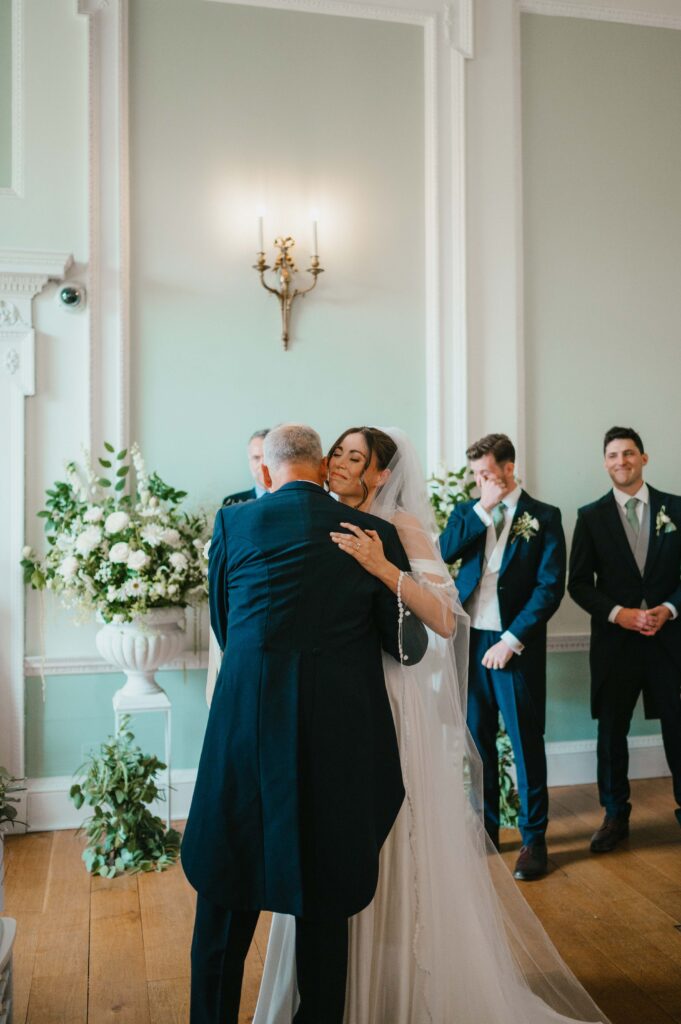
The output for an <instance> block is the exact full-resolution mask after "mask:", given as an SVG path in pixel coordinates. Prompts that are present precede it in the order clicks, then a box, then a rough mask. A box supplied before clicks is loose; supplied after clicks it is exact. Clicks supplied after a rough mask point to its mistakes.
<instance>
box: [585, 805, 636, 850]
mask: <svg viewBox="0 0 681 1024" xmlns="http://www.w3.org/2000/svg"><path fill="white" fill-rule="evenodd" d="M628 835H629V819H628V818H609V817H608V815H607V814H606V816H605V817H604V818H603V824H602V825H601V827H600V828H599V830H598V832H594V834H593V835H592V837H591V852H592V853H610V851H611V850H614V849H615V847H616V846H617V844H618V843H619V842H620V841H621V840H622V839H626V838H627V837H628Z"/></svg>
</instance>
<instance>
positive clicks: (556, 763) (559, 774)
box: [546, 735, 670, 786]
mask: <svg viewBox="0 0 681 1024" xmlns="http://www.w3.org/2000/svg"><path fill="white" fill-rule="evenodd" d="M546 762H547V767H548V776H549V786H578V785H581V784H582V783H586V782H595V781H596V740H570V741H568V742H566V743H547V744H546ZM669 774H670V773H669V768H668V766H667V759H666V757H665V755H664V748H663V746H662V737H661V736H659V735H657V736H630V737H629V778H630V779H657V778H661V777H662V776H664V775H669Z"/></svg>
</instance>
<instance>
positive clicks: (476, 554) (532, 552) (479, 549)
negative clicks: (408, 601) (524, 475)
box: [440, 491, 566, 707]
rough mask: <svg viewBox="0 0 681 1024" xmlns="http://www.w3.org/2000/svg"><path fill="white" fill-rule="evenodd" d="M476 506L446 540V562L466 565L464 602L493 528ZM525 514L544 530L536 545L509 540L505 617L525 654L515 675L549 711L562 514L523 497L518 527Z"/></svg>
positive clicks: (463, 510) (453, 523)
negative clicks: (549, 630)
mask: <svg viewBox="0 0 681 1024" xmlns="http://www.w3.org/2000/svg"><path fill="white" fill-rule="evenodd" d="M475 504H476V502H475V501H465V502H462V503H461V504H460V505H457V506H456V507H455V508H454V511H453V512H452V514H451V516H450V517H449V522H448V523H447V526H446V527H445V529H444V531H443V533H442V535H441V537H440V550H441V551H442V557H443V558H444V560H445V561H446V562H450V563H451V562H456V561H457V560H458V559H459V558H460V559H462V565H461V569H460V571H459V575H458V576H457V578H456V585H457V587H458V589H459V594H460V597H461V601H462V602H466V601H467V600H468V598H469V597H470V596H471V594H472V593H473V591H474V590H475V588H476V587H477V586H478V584H479V582H480V579H481V577H482V572H483V561H484V555H485V542H486V537H487V527H486V526H485V524H484V523H483V521H482V520H481V519H480V516H479V515H478V514H477V512H475V511H474V506H475ZM525 512H528V513H529V514H530V515H531V516H532V517H533V518H534V519H537V521H538V523H539V529H538V531H537V533H536V534H535V535H534V536H533V537H531V538H530V540H525V539H524V538H522V537H516V538H514V539H513V540H511V539H510V537H509V540H508V543H507V544H506V548H505V551H504V556H503V559H502V563H501V569H500V570H499V584H498V596H499V611H500V615H501V628H502V631H505V630H508V631H509V632H511V633H513V635H514V636H515V637H517V639H518V640H520V642H521V643H522V644H523V645H524V648H525V649H524V651H523V653H522V654H521V655H520V657H518V658H514V659H513V667H514V670H517V671H518V672H521V673H522V674H523V677H524V678H525V679H526V681H527V682H528V684H529V685H530V686H531V687H532V688H533V693H534V696H535V698H536V699H537V700H541V706H542V707H543V706H544V701H545V686H546V624H547V622H548V621H549V619H550V618H551V616H552V615H553V614H554V613H555V612H556V611H557V609H558V607H559V605H560V602H561V600H562V599H563V594H564V593H565V572H566V550H565V535H564V533H563V527H562V525H561V518H560V509H557V508H555V507H554V506H553V505H546V504H545V503H544V502H541V501H537V500H536V499H535V498H532V497H530V495H529V494H528V493H527V492H526V491H522V493H521V495H520V500H519V501H518V505H517V507H516V511H515V516H514V520H513V521H514V522H516V521H517V519H518V518H519V517H520V516H522V515H523V514H524V513H525ZM512 530H513V528H512V527H511V532H512Z"/></svg>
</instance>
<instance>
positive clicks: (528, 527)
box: [511, 512, 539, 541]
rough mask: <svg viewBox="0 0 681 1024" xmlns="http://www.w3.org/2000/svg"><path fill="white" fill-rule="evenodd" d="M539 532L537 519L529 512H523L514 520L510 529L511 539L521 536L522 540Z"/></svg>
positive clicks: (530, 538)
mask: <svg viewBox="0 0 681 1024" xmlns="http://www.w3.org/2000/svg"><path fill="white" fill-rule="evenodd" d="M538 533H539V520H538V519H535V518H534V516H531V515H530V513H529V512H523V514H522V515H521V516H519V517H518V518H517V519H516V520H515V522H514V523H513V528H512V530H511V540H515V539H516V537H522V538H523V540H527V541H529V540H532V538H533V537H536V535H537V534H538Z"/></svg>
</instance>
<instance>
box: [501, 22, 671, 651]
mask: <svg viewBox="0 0 681 1024" xmlns="http://www.w3.org/2000/svg"><path fill="white" fill-rule="evenodd" d="M521 45H522V76H523V80H522V85H523V88H522V119H523V122H522V123H523V166H524V208H525V219H524V243H525V282H526V317H525V325H526V367H527V392H526V412H527V439H528V444H527V480H528V486H529V488H530V489H531V490H533V491H534V492H535V493H536V494H537V496H539V497H541V498H544V499H545V500H547V501H551V502H554V503H555V504H557V505H560V507H561V508H562V509H563V514H564V519H565V524H566V527H567V529H568V533H571V531H572V528H573V525H574V520H575V516H576V510H577V508H578V506H579V505H581V504H584V503H585V502H587V501H590V500H593V499H594V498H596V497H598V496H599V495H600V494H602V493H604V492H605V491H606V489H607V487H608V486H609V479H608V477H607V476H606V474H605V472H604V470H603V466H602V449H601V443H602V437H603V433H604V432H605V430H606V429H607V428H608V427H609V426H612V425H613V424H614V423H623V424H625V425H627V426H635V427H637V428H638V430H639V431H640V432H641V434H642V436H643V439H644V442H645V444H646V446H647V448H648V450H649V452H650V456H651V458H650V465H649V468H648V472H647V477H648V479H649V480H650V482H651V483H653V484H655V485H657V486H658V487H660V488H666V489H669V490H671V491H675V492H677V493H678V492H679V491H680V490H681V465H680V464H679V458H678V444H677V438H678V436H679V430H680V428H681V418H680V416H679V381H681V345H679V324H680V323H681V288H680V287H679V266H680V265H681V188H679V181H681V89H680V88H679V82H680V81H681V32H675V31H667V30H662V29H651V28H642V27H636V26H628V25H616V24H611V23H605V22H601V23H599V22H594V21H586V20H585V21H582V20H577V19H572V18H552V17H551V18H547V17H541V16H537V15H523V16H522V40H521ZM555 628H558V629H562V630H563V631H570V630H573V629H574V630H580V631H581V630H583V629H586V628H587V620H586V616H584V615H583V614H582V613H581V612H580V611H579V610H578V609H577V608H576V607H575V606H574V605H573V604H572V602H571V601H569V599H566V601H565V602H564V604H563V608H562V609H561V611H560V613H559V616H558V617H557V619H556V620H555Z"/></svg>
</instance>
